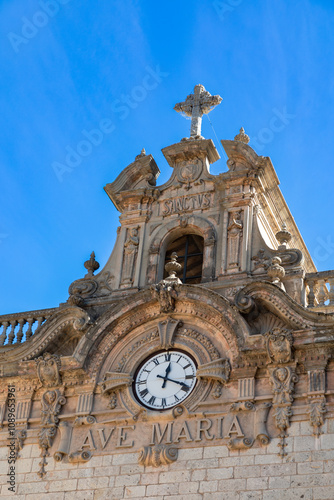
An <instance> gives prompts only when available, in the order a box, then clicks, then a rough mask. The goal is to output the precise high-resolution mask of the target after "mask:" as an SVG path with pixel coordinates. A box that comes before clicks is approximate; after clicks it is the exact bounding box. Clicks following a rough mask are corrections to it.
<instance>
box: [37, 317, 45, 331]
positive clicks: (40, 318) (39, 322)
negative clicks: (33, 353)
mask: <svg viewBox="0 0 334 500" xmlns="http://www.w3.org/2000/svg"><path fill="white" fill-rule="evenodd" d="M37 321H38V323H37V327H36V330H37V329H38V328H39V327H40V326H41V324H42V323H43V321H44V316H39V317H38V318H37Z"/></svg>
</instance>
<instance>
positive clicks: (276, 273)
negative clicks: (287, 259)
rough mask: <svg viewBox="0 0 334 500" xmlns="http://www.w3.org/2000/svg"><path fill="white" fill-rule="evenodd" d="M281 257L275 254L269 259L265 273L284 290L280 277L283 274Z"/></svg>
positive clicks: (282, 276) (281, 277)
mask: <svg viewBox="0 0 334 500" xmlns="http://www.w3.org/2000/svg"><path fill="white" fill-rule="evenodd" d="M281 264H282V259H281V258H280V257H278V256H277V255H276V256H274V257H273V258H272V259H271V262H270V266H269V267H268V269H267V274H268V276H269V279H270V281H271V282H272V283H273V284H274V285H277V286H279V287H280V288H282V290H285V288H284V285H283V283H282V279H283V278H284V276H285V269H284V267H282V266H281Z"/></svg>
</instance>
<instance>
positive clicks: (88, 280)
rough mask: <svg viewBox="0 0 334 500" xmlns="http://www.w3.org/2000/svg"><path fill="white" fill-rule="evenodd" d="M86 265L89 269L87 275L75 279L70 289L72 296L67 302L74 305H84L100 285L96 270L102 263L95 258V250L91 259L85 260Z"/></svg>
mask: <svg viewBox="0 0 334 500" xmlns="http://www.w3.org/2000/svg"><path fill="white" fill-rule="evenodd" d="M84 266H85V268H86V269H87V271H88V272H87V274H86V275H85V277H84V278H81V279H78V280H75V281H73V283H71V284H70V286H69V289H68V293H69V295H70V296H69V299H68V301H67V302H68V303H69V304H71V305H73V306H82V305H83V304H84V302H85V299H87V298H89V297H91V296H93V295H94V293H95V292H96V290H97V287H98V284H97V282H96V280H95V279H94V272H95V271H96V270H97V269H99V267H100V264H99V263H98V262H97V261H96V260H95V253H94V252H92V253H91V254H90V258H89V260H86V262H84Z"/></svg>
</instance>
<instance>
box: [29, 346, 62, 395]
mask: <svg viewBox="0 0 334 500" xmlns="http://www.w3.org/2000/svg"><path fill="white" fill-rule="evenodd" d="M35 362H36V365H37V375H38V378H39V381H40V382H41V384H42V386H43V387H55V386H57V385H60V384H61V378H60V373H59V370H60V366H61V363H60V357H59V356H58V355H57V354H49V353H47V352H45V353H44V354H43V356H40V357H39V358H37V359H35Z"/></svg>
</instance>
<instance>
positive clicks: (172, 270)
mask: <svg viewBox="0 0 334 500" xmlns="http://www.w3.org/2000/svg"><path fill="white" fill-rule="evenodd" d="M165 269H166V271H167V272H168V273H169V276H168V278H165V281H168V282H173V283H181V280H180V279H179V278H178V277H177V276H176V274H177V273H179V272H180V271H181V269H182V265H181V264H180V263H179V262H177V253H176V252H173V253H172V255H171V260H170V262H167V264H166V265H165Z"/></svg>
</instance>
